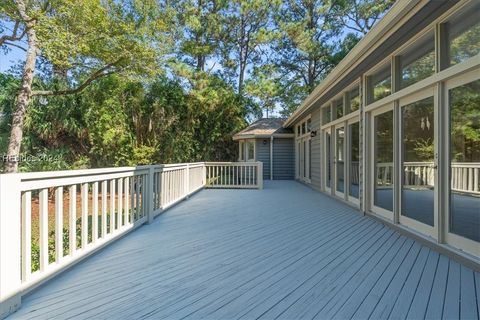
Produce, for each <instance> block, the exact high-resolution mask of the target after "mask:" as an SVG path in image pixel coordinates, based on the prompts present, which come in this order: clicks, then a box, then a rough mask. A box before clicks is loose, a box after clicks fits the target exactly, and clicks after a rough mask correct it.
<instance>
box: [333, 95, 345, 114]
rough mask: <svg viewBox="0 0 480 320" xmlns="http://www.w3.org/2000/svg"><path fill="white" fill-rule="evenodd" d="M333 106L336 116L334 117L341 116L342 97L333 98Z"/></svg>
mask: <svg viewBox="0 0 480 320" xmlns="http://www.w3.org/2000/svg"><path fill="white" fill-rule="evenodd" d="M333 106H334V110H335V116H336V118H335V119H340V118H341V117H343V97H341V98H340V99H337V100H335V101H334V103H333Z"/></svg>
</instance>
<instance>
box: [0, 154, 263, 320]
mask: <svg viewBox="0 0 480 320" xmlns="http://www.w3.org/2000/svg"><path fill="white" fill-rule="evenodd" d="M262 166H263V165H262V163H260V162H247V163H231V162H221V163H215V162H207V163H205V162H199V163H183V164H168V165H150V166H139V167H122V168H107V169H90V170H72V171H56V172H33V173H14V174H2V175H0V319H1V318H4V317H6V316H7V315H8V314H10V313H12V312H14V311H15V310H16V309H18V308H19V306H20V303H21V296H22V295H23V294H25V293H26V292H28V291H30V290H32V289H33V288H35V287H36V286H38V285H39V284H40V283H42V282H44V281H46V280H47V279H49V278H50V277H53V276H55V275H56V274H58V273H59V272H60V271H62V270H64V269H65V268H67V267H68V266H71V265H73V264H74V263H76V262H78V261H80V260H81V259H83V258H85V257H86V256H88V255H89V254H91V253H93V252H95V251H96V250H98V249H100V248H101V247H103V246H104V245H106V244H108V243H110V242H112V241H114V240H116V239H118V238H119V237H121V236H123V235H125V234H126V233H127V232H129V231H132V230H134V229H135V228H137V227H139V226H141V225H143V224H144V223H151V222H152V221H153V219H154V217H155V216H157V215H159V214H160V213H161V212H163V211H164V210H165V209H167V208H169V207H171V206H172V205H174V204H176V203H178V202H179V201H181V200H183V199H185V198H187V197H188V196H190V195H191V194H193V193H195V192H197V191H198V190H200V189H202V188H206V187H213V188H258V189H261V188H262V187H263V179H262Z"/></svg>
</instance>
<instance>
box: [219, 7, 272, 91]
mask: <svg viewBox="0 0 480 320" xmlns="http://www.w3.org/2000/svg"><path fill="white" fill-rule="evenodd" d="M279 3H280V1H279V0H274V1H268V0H234V1H230V5H229V7H228V9H227V10H226V11H225V23H224V30H223V35H224V38H223V41H222V44H223V45H222V50H223V66H224V68H225V69H226V72H228V73H229V74H230V76H231V77H236V78H237V81H236V84H237V90H238V91H237V92H238V94H239V95H240V96H242V95H243V89H244V84H245V78H246V72H247V68H248V67H252V68H253V67H255V66H256V65H257V64H259V63H261V61H262V55H263V54H265V51H266V50H267V45H268V43H269V42H270V41H271V40H272V36H273V34H272V32H271V27H272V21H271V15H272V12H275V10H276V8H277V7H278V6H279Z"/></svg>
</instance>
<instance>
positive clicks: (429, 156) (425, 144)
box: [413, 138, 435, 161]
mask: <svg viewBox="0 0 480 320" xmlns="http://www.w3.org/2000/svg"><path fill="white" fill-rule="evenodd" d="M414 143H415V147H414V148H413V150H414V151H415V154H416V156H417V158H418V160H419V161H433V160H434V153H435V145H434V144H433V139H421V138H419V139H416V140H415V141H414Z"/></svg>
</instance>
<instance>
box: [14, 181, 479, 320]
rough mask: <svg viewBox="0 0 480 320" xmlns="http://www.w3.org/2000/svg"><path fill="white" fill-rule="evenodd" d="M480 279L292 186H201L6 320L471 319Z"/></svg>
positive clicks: (342, 206) (368, 220)
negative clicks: (225, 187) (248, 187)
mask: <svg viewBox="0 0 480 320" xmlns="http://www.w3.org/2000/svg"><path fill="white" fill-rule="evenodd" d="M479 291H480V275H479V274H478V273H475V272H474V271H473V270H471V269H469V268H466V267H464V266H461V265H459V264H458V263H456V262H454V261H451V260H450V259H448V258H447V257H445V256H442V255H440V254H438V253H437V252H434V251H432V250H430V249H428V248H426V247H424V246H422V245H421V244H419V243H418V242H416V241H414V240H412V239H410V238H407V237H405V236H402V235H400V234H399V233H397V232H395V231H393V230H392V229H390V228H388V227H386V226H385V225H383V224H381V223H378V222H377V221H375V220H374V219H371V218H368V217H364V216H362V215H360V214H359V213H358V212H357V211H356V210H354V209H352V208H350V207H349V206H347V205H345V204H342V203H340V202H338V201H336V200H334V199H331V198H330V197H327V196H325V195H323V194H320V193H318V192H315V191H313V190H311V189H309V188H307V187H305V186H303V185H301V184H299V183H297V182H293V181H274V182H266V184H265V189H264V190H261V191H258V190H204V191H201V192H199V193H197V194H196V195H194V196H193V197H191V198H190V199H189V200H188V201H184V202H182V203H180V204H179V205H177V206H175V207H173V208H172V209H170V210H168V211H167V212H165V213H164V214H162V215H161V216H159V217H158V218H157V219H155V220H154V222H153V223H152V224H151V225H145V226H143V227H141V228H139V229H138V230H136V231H134V232H132V233H130V234H129V235H127V236H125V237H124V238H122V239H120V240H118V241H116V242H115V243H113V244H111V245H109V246H108V247H106V248H105V249H103V250H101V251H100V252H98V253H97V254H95V255H93V256H91V257H89V258H88V259H86V260H85V261H83V262H82V263H80V264H78V265H76V266H74V267H73V268H71V269H70V270H68V271H66V272H64V273H63V274H61V275H59V276H58V277H56V278H54V279H53V280H51V281H49V282H48V283H46V284H45V285H43V286H42V287H40V288H38V289H36V290H35V291H33V292H32V293H31V294H29V295H27V296H26V297H24V298H23V300H22V308H21V309H20V310H19V311H18V312H17V313H15V314H14V315H12V316H11V318H12V319H66V318H69V319H70V318H74V319H75V318H76V319H85V318H95V319H148V318H151V319H182V318H187V319H199V318H205V319H240V318H244V319H253V318H260V319H274V318H275V319H277V318H278V319H292V318H300V317H301V318H305V319H313V318H318V319H325V318H337V319H345V318H352V317H353V318H362V319H363V318H368V317H371V318H392V319H393V318H395V319H397V318H398V319H403V318H415V319H417V318H424V317H426V318H435V319H436V318H441V317H445V318H452V317H453V318H459V317H460V318H465V319H471V318H478V316H479V309H478V308H479V307H480V306H479V303H478V302H479V300H478V299H479V297H480V292H479Z"/></svg>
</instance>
